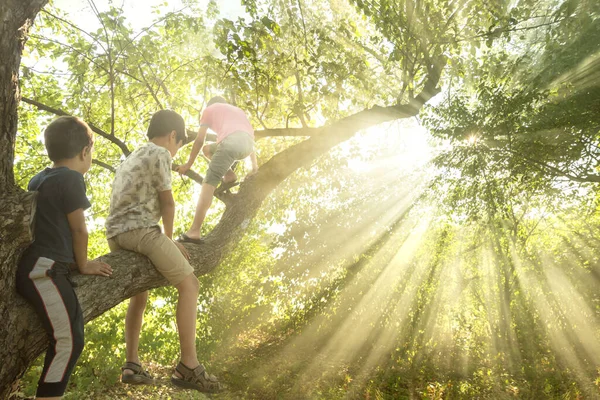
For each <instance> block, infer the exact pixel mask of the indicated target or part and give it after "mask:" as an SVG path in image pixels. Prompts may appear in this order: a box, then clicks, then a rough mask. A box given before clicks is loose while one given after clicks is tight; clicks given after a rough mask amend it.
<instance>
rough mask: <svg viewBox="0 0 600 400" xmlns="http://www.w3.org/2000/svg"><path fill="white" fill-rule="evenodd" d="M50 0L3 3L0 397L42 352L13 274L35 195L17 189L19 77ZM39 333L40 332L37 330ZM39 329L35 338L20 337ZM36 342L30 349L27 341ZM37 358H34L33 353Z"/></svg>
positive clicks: (0, 10)
mask: <svg viewBox="0 0 600 400" xmlns="http://www.w3.org/2000/svg"><path fill="white" fill-rule="evenodd" d="M46 3H47V0H8V1H6V0H4V1H1V2H0V60H1V61H0V194H1V197H0V293H2V297H1V299H2V300H1V301H0V318H1V321H2V324H0V338H2V343H1V345H0V398H6V397H7V396H8V393H10V391H11V389H12V384H13V382H14V381H15V378H16V377H18V376H20V375H22V374H23V372H24V371H25V368H26V367H27V366H28V365H29V364H30V363H31V361H32V360H33V359H34V357H35V355H37V354H39V351H38V352H37V353H35V352H36V351H37V350H36V349H35V342H36V341H40V338H39V337H42V338H43V335H39V331H40V324H39V322H38V321H37V319H35V318H34V316H33V314H32V313H31V312H29V310H28V309H27V308H26V307H24V304H23V301H22V300H21V299H20V298H18V296H17V294H16V292H15V289H14V287H15V282H14V276H15V274H14V271H15V264H16V261H17V259H18V257H19V255H20V253H21V251H22V250H23V249H24V248H25V247H26V246H27V244H28V243H29V242H30V240H31V229H30V223H31V220H32V210H33V209H35V196H34V195H33V194H31V193H25V192H23V191H22V190H20V189H19V188H17V187H16V186H15V183H14V174H13V160H14V150H15V137H16V133H17V121H18V120H17V118H18V116H17V105H18V102H19V86H18V76H19V75H18V73H19V65H20V63H21V54H22V51H23V46H24V44H25V39H26V37H27V32H28V30H29V27H30V26H31V22H32V21H33V19H34V18H35V16H36V14H37V13H38V12H39V10H40V9H41V8H42V7H43V6H44V5H45V4H46ZM36 328H37V329H36ZM27 329H35V330H36V332H37V333H38V335H37V336H21V335H22V332H23V331H25V330H27ZM25 339H29V340H31V341H32V342H33V346H32V347H30V346H28V345H26V344H25V342H24V340H25ZM34 353H35V354H34Z"/></svg>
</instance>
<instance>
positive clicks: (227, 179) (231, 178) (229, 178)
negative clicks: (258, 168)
mask: <svg viewBox="0 0 600 400" xmlns="http://www.w3.org/2000/svg"><path fill="white" fill-rule="evenodd" d="M236 180H237V175H236V174H235V172H233V171H232V170H229V171H227V172H226V173H225V176H224V177H223V183H231V182H235V181H236Z"/></svg>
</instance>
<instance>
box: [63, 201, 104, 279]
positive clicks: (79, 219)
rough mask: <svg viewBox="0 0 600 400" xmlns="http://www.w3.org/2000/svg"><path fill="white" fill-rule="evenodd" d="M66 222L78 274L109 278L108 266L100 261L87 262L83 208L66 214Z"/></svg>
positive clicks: (86, 239) (86, 236)
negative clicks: (71, 239)
mask: <svg viewBox="0 0 600 400" xmlns="http://www.w3.org/2000/svg"><path fill="white" fill-rule="evenodd" d="M67 220H68V222H69V228H70V230H71V236H72V238H73V255H74V256H75V263H76V264H77V268H78V269H79V272H81V273H82V274H86V275H102V276H110V275H111V274H112V268H111V267H110V265H108V264H106V263H103V262H101V261H88V259H87V246H88V231H87V226H86V225H85V216H84V215H83V208H78V209H77V210H75V211H72V212H70V213H69V214H67Z"/></svg>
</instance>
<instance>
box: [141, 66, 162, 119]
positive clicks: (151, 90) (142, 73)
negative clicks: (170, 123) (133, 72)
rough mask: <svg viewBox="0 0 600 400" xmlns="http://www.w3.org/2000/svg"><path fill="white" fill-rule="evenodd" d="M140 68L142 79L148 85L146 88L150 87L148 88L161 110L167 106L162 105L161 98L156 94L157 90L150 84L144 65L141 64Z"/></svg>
mask: <svg viewBox="0 0 600 400" xmlns="http://www.w3.org/2000/svg"><path fill="white" fill-rule="evenodd" d="M138 68H139V70H140V75H141V76H142V80H143V81H144V84H145V85H146V88H148V90H149V91H150V94H151V95H152V98H153V99H154V101H155V102H156V104H157V105H158V107H159V108H160V109H161V110H164V109H165V107H164V106H163V105H162V103H161V102H160V100H159V99H158V97H157V96H156V92H155V91H154V90H153V89H152V86H150V84H149V83H148V80H147V79H146V76H145V75H144V70H143V69H142V66H141V65H139V66H138Z"/></svg>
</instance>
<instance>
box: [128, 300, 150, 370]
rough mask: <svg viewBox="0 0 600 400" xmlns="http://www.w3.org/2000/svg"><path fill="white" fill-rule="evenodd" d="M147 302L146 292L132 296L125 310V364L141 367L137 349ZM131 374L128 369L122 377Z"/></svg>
mask: <svg viewBox="0 0 600 400" xmlns="http://www.w3.org/2000/svg"><path fill="white" fill-rule="evenodd" d="M147 301H148V291H145V292H142V293H139V294H137V295H135V296H133V297H132V298H131V299H129V307H128V308H127V315H126V317H125V347H126V357H127V362H132V363H135V364H138V365H141V363H140V356H139V354H138V349H139V344H140V332H141V330H142V323H143V322H144V311H145V310H146V303H147ZM133 374H134V371H132V370H130V369H124V370H123V375H133Z"/></svg>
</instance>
